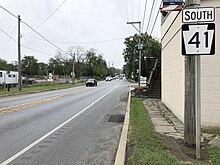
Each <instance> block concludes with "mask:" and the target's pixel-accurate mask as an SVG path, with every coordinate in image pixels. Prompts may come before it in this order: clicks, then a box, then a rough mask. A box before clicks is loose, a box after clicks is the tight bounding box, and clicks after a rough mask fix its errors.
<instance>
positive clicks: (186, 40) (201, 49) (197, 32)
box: [182, 23, 215, 55]
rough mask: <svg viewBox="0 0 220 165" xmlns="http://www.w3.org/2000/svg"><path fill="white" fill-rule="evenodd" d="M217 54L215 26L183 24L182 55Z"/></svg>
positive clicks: (209, 24)
mask: <svg viewBox="0 0 220 165" xmlns="http://www.w3.org/2000/svg"><path fill="white" fill-rule="evenodd" d="M213 54H215V24H214V23H206V24H183V25H182V55H213Z"/></svg>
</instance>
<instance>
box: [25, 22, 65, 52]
mask: <svg viewBox="0 0 220 165" xmlns="http://www.w3.org/2000/svg"><path fill="white" fill-rule="evenodd" d="M21 22H22V23H24V24H25V25H26V26H27V27H29V28H30V29H31V30H33V31H34V32H35V33H36V34H38V35H39V36H40V37H41V38H43V39H44V40H45V41H47V42H48V43H50V44H51V45H53V46H54V47H55V48H57V49H58V50H60V51H62V52H63V53H66V52H65V51H64V50H62V49H61V48H59V47H58V46H56V45H55V44H54V43H52V42H51V41H50V40H48V39H47V38H45V37H44V36H43V35H42V34H40V33H39V32H37V31H36V30H35V29H34V28H32V27H31V26H30V25H29V24H27V23H26V22H24V21H22V20H21Z"/></svg>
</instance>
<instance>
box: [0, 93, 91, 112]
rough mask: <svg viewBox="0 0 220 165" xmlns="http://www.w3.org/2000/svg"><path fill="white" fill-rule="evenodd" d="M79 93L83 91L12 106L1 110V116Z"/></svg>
mask: <svg viewBox="0 0 220 165" xmlns="http://www.w3.org/2000/svg"><path fill="white" fill-rule="evenodd" d="M85 91H87V90H85ZM78 93H81V91H80V92H70V93H67V94H64V95H60V96H54V97H50V98H46V99H42V100H37V101H32V102H28V103H23V104H18V105H13V106H10V107H5V108H0V116H1V115H6V114H8V113H11V112H16V111H19V110H22V109H25V108H30V107H33V106H37V105H40V104H44V103H47V102H50V101H54V100H56V99H59V98H63V97H66V96H72V95H75V94H78Z"/></svg>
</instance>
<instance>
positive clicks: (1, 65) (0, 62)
mask: <svg viewBox="0 0 220 165" xmlns="http://www.w3.org/2000/svg"><path fill="white" fill-rule="evenodd" d="M0 70H8V71H13V70H16V66H15V65H13V64H8V63H7V61H6V60H4V59H1V58H0Z"/></svg>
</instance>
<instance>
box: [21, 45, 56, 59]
mask: <svg viewBox="0 0 220 165" xmlns="http://www.w3.org/2000/svg"><path fill="white" fill-rule="evenodd" d="M21 47H23V48H26V49H29V50H32V51H35V52H38V53H41V54H44V55H47V56H50V57H54V56H53V55H51V54H48V53H45V52H42V51H40V50H37V49H33V48H30V47H28V46H25V45H21Z"/></svg>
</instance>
